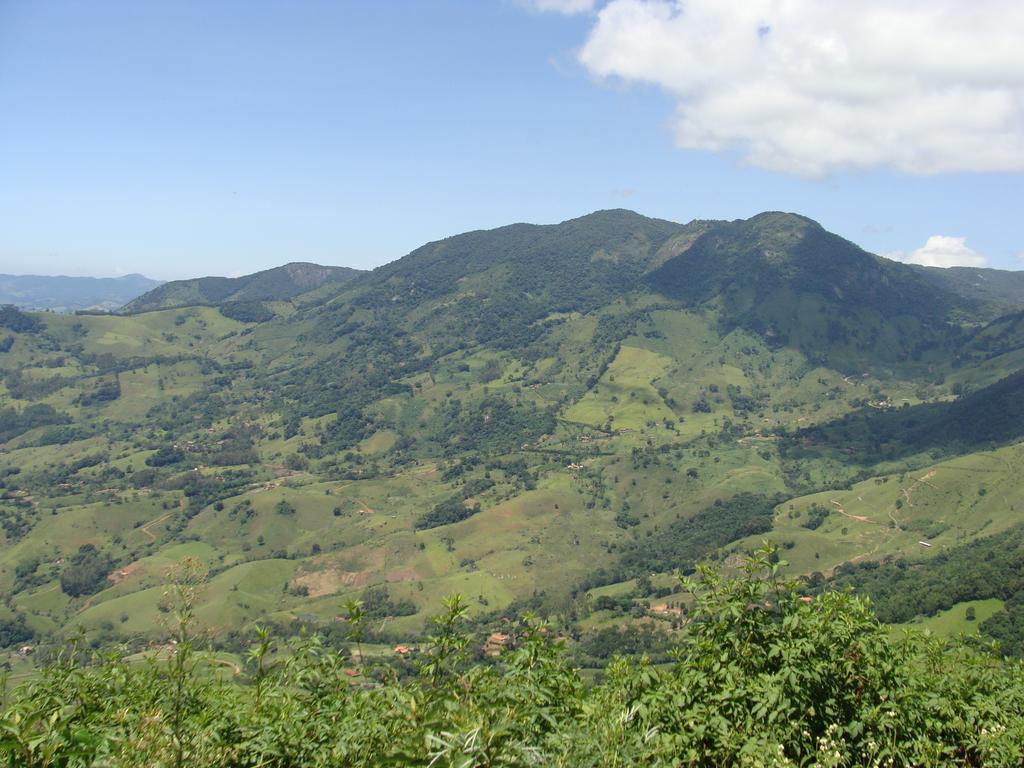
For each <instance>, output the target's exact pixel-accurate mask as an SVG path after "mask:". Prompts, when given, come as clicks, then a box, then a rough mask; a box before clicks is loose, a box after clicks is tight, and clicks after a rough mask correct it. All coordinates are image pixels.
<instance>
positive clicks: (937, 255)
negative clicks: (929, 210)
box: [883, 235, 988, 267]
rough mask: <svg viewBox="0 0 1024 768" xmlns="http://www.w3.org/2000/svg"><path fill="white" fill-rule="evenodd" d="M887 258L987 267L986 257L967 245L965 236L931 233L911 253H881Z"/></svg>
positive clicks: (937, 265)
mask: <svg viewBox="0 0 1024 768" xmlns="http://www.w3.org/2000/svg"><path fill="white" fill-rule="evenodd" d="M883 255H884V256H886V257H887V258H890V259H895V260H897V261H903V262H906V263H907V264H920V265H921V266H922V267H987V266H988V259H987V258H986V257H985V256H982V255H981V254H980V253H978V252H977V251H975V250H974V249H973V248H970V247H968V245H967V238H966V237H948V236H946V235H932V236H931V237H929V238H928V241H927V242H926V243H925V244H924V246H922V247H921V248H918V249H917V250H916V251H914V252H913V253H911V254H909V255H908V254H906V253H904V252H903V251H893V252H890V253H886V254H883Z"/></svg>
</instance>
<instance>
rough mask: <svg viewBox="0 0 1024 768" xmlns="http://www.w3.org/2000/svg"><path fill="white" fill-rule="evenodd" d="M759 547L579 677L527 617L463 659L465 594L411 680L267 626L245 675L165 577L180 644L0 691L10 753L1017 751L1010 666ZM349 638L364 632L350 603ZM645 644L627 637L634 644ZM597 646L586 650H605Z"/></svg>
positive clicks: (208, 762) (874, 760) (75, 756)
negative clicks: (683, 608) (215, 652)
mask: <svg viewBox="0 0 1024 768" xmlns="http://www.w3.org/2000/svg"><path fill="white" fill-rule="evenodd" d="M773 560H774V558H773V557H772V556H771V553H770V552H768V551H765V552H762V553H760V554H759V555H758V556H757V557H756V558H754V559H753V560H752V561H751V563H750V564H749V566H748V569H747V573H746V574H744V575H743V576H742V577H740V578H735V579H732V578H723V577H721V576H719V575H718V574H715V573H712V572H710V571H705V572H704V573H703V574H702V579H701V581H700V582H686V583H685V585H684V586H686V587H687V588H689V589H692V590H693V591H694V603H693V609H692V611H691V617H692V619H691V621H690V623H689V624H688V626H687V628H686V630H685V631H684V632H683V633H681V634H680V635H679V636H678V638H677V640H676V641H675V643H674V647H673V648H672V649H671V650H672V655H673V657H674V661H673V662H671V663H667V664H664V665H660V666H653V665H652V664H651V663H650V662H649V661H648V660H644V659H633V660H624V659H618V660H613V661H612V662H611V663H610V664H609V665H608V666H607V668H606V669H605V671H604V674H603V676H602V677H601V679H600V681H599V682H597V683H596V684H589V685H588V684H586V683H585V682H584V681H583V680H582V679H581V677H580V675H579V674H578V673H577V671H575V670H574V669H573V667H572V666H571V665H570V663H569V659H568V657H567V654H566V650H565V648H564V645H563V643H562V642H560V640H559V639H558V638H557V637H555V635H554V633H553V632H551V631H549V630H548V628H546V627H544V626H543V625H540V624H538V623H537V622H534V621H529V620H528V621H526V622H524V623H522V624H520V625H517V626H514V627H510V631H511V632H513V633H514V636H515V639H516V642H515V648H514V649H512V650H507V651H505V652H504V653H503V654H502V655H501V656H500V657H499V658H498V659H497V660H496V661H494V662H479V661H474V660H473V657H474V656H476V655H477V652H476V644H477V643H478V642H479V638H477V637H474V636H473V635H469V634H466V632H465V631H464V620H465V612H466V606H465V604H464V603H463V602H462V601H461V600H460V599H459V598H452V599H450V600H448V601H446V610H445V611H444V613H442V614H441V615H440V616H439V617H438V618H437V619H436V620H435V625H434V634H433V636H432V637H431V638H430V639H429V641H427V642H426V643H424V644H423V646H422V648H420V649H419V651H418V652H417V653H416V654H415V657H414V661H413V662H411V664H413V665H415V666H414V667H413V669H412V672H413V674H412V675H411V676H410V677H399V676H397V675H396V674H395V673H394V671H393V668H392V667H390V666H386V665H381V666H376V665H374V664H373V663H372V662H366V661H363V659H364V657H363V655H362V654H359V655H358V657H359V660H358V661H357V660H356V657H355V656H354V655H349V654H347V653H338V652H336V651H334V650H332V649H331V648H330V647H329V646H328V645H327V644H325V643H324V642H323V641H322V640H321V639H320V638H319V637H317V636H315V635H313V636H308V635H307V636H305V637H304V638H301V639H298V640H296V641H293V644H292V645H291V647H290V648H288V649H287V650H286V652H279V651H280V650H281V649H279V644H278V643H276V642H275V641H274V639H273V638H272V637H270V636H269V635H268V634H267V633H266V632H260V633H259V634H258V635H257V636H256V637H255V638H254V639H253V641H252V643H251V644H250V645H249V653H248V654H247V656H246V662H245V669H244V670H243V672H242V682H244V684H241V685H231V684H225V683H223V682H220V681H218V680H216V676H215V675H212V674H210V673H209V671H208V670H209V669H210V667H211V666H212V665H211V664H210V662H208V661H204V659H205V658H206V657H204V656H203V655H201V654H199V653H197V651H196V642H195V641H194V639H193V637H192V635H191V632H190V629H189V627H190V626H191V617H192V605H193V602H192V600H191V598H190V594H191V593H190V592H189V588H188V587H187V585H183V586H181V587H178V588H175V589H172V590H171V595H172V598H173V600H172V604H173V605H172V611H173V613H172V615H174V616H175V617H176V618H177V619H178V624H177V626H178V630H177V632H176V637H175V640H176V644H175V650H174V653H173V654H169V655H168V656H166V657H165V658H164V659H163V660H156V661H154V663H152V664H133V663H129V662H128V661H127V660H125V659H122V658H118V657H116V656H109V655H108V656H106V657H104V658H103V659H102V660H100V661H98V662H97V663H96V664H95V665H86V666H82V665H80V664H78V663H75V661H74V659H75V656H74V655H68V656H64V657H63V658H62V660H61V661H60V662H58V663H57V664H56V665H55V666H53V667H51V668H49V669H47V670H46V671H44V672H43V673H42V674H41V675H40V676H39V677H38V678H37V679H35V680H33V681H31V682H29V683H26V684H24V685H23V686H22V687H20V688H19V689H17V690H14V691H12V692H10V693H9V694H8V695H7V696H6V698H5V703H4V705H3V707H2V709H0V758H2V759H3V760H4V761H6V762H7V764H10V765H32V766H44V765H45V766H51V765H52V766H57V765H95V764H101V763H102V764H105V765H113V766H122V767H123V768H130V767H132V766H150V765H167V766H174V767H175V768H179V767H181V766H186V765H204V766H211V767H215V766H241V765H263V766H273V767H275V768H285V767H286V766H309V767H310V768H317V767H318V766H324V767H326V766H337V765H346V766H353V767H358V766H368V767H369V766H381V765H393V766H414V765H438V766H495V767H497V766H507V767H511V766H537V765H550V766H563V767H565V768H569V767H570V766H572V767H576V766H608V765H650V766H694V767H696V766H706V765H765V766H769V765H770V766H778V767H779V768H796V767H797V766H809V765H815V766H843V765H863V766H868V765H891V766H920V765H965V766H967V765H969V766H1007V767H1008V766H1018V765H1020V764H1021V761H1022V760H1024V669H1022V668H1021V666H1019V665H1018V664H1015V663H1007V662H1004V661H1001V660H999V659H997V658H994V657H992V656H989V655H987V654H986V653H985V652H984V651H979V650H974V649H972V648H970V647H968V646H964V645H960V644H943V642H942V641H939V640H935V639H933V638H927V637H924V636H910V637H908V638H905V639H896V638H893V637H892V635H891V634H890V632H889V630H888V629H887V628H886V627H885V626H883V625H881V624H880V623H879V622H878V621H877V619H876V618H875V617H874V616H873V615H872V613H871V612H870V610H869V609H868V607H867V606H866V605H865V603H863V602H862V601H861V600H859V599H857V598H856V597H853V596H852V595H849V594H844V593H832V592H830V593H824V594H821V595H819V596H817V597H815V598H814V599H813V600H811V601H807V600H806V599H805V598H803V597H802V595H801V593H800V592H799V590H798V589H796V586H795V585H793V584H789V583H785V582H782V581H780V580H779V579H778V577H777V570H775V569H776V568H777V566H773V565H772V561H773ZM349 611H350V613H349V622H348V627H349V632H350V643H349V644H350V645H354V644H357V643H358V642H359V641H360V640H361V638H362V636H363V633H362V621H363V620H364V619H365V616H361V613H362V612H361V610H360V609H359V608H358V606H351V607H350V609H349ZM646 644H647V643H646V641H639V643H638V647H641V648H642V647H643V646H644V645H646ZM601 647H602V645H601V642H600V641H599V640H598V641H596V642H595V643H594V645H593V648H592V650H594V651H597V652H600V651H601Z"/></svg>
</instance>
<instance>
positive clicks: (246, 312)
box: [218, 301, 274, 323]
mask: <svg viewBox="0 0 1024 768" xmlns="http://www.w3.org/2000/svg"><path fill="white" fill-rule="evenodd" d="M218 311H219V312H220V313H221V314H222V315H224V317H227V318H230V319H231V320H237V321H238V322H240V323H265V322H266V321H267V320H273V319H274V313H273V312H271V311H270V309H268V308H267V305H266V304H264V303H263V302H262V301H229V302H227V303H226V304H221V305H220V307H218Z"/></svg>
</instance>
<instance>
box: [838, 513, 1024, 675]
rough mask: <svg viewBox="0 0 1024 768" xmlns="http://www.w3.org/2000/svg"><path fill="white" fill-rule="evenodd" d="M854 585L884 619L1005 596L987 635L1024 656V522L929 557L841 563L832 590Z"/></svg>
mask: <svg viewBox="0 0 1024 768" xmlns="http://www.w3.org/2000/svg"><path fill="white" fill-rule="evenodd" d="M845 587H852V588H853V589H855V590H856V591H857V593H858V594H862V595H866V596H868V597H870V598H871V600H872V605H873V607H874V609H875V611H876V612H877V613H878V616H879V618H881V619H882V620H883V621H886V622H892V623H896V622H906V621H910V620H911V619H912V618H914V617H915V616H919V615H922V614H923V615H925V616H932V615H935V614H936V613H938V612H939V611H942V610H946V609H949V608H952V607H953V606H954V605H956V604H957V603H962V602H966V601H969V600H987V599H990V598H997V599H999V600H1003V601H1005V602H1004V608H1003V610H1001V611H999V612H997V613H996V614H995V615H994V616H993V617H992V618H991V619H988V620H987V621H985V622H982V624H981V625H980V627H979V628H980V629H981V631H982V633H984V634H986V635H988V636H989V637H991V638H993V639H996V640H999V641H1000V642H1001V643H1002V644H1003V648H1002V650H1003V652H1004V653H1007V654H1013V655H1024V641H1022V638H1024V632H1021V630H1022V629H1024V525H1019V526H1017V527H1015V528H1013V529H1011V530H1009V531H1006V532H1005V533H1002V534H1000V535H998V536H992V537H987V538H984V539H978V540H977V541H973V542H969V543H967V544H964V545H962V546H959V547H955V548H953V549H951V550H949V551H947V552H942V553H940V554H938V555H936V556H935V557H933V558H931V559H929V560H922V561H910V560H907V559H905V558H898V559H892V560H887V561H884V562H880V563H879V562H871V561H866V562H863V563H852V564H848V565H843V566H840V567H839V569H837V572H836V576H835V579H834V580H833V581H832V583H831V584H830V585H829V588H840V589H841V588H845Z"/></svg>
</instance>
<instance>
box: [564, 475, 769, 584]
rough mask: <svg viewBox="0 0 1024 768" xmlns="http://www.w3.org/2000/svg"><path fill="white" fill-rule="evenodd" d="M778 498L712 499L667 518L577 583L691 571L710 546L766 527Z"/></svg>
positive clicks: (747, 495)
mask: <svg viewBox="0 0 1024 768" xmlns="http://www.w3.org/2000/svg"><path fill="white" fill-rule="evenodd" d="M780 501H781V499H778V498H775V497H771V496H765V495H763V494H755V493H739V494H736V495H735V496H732V497H730V498H728V499H718V500H717V501H715V502H714V503H713V504H711V505H710V506H707V507H705V508H704V509H702V510H700V511H699V512H697V514H695V515H694V516H693V517H688V518H684V519H681V520H675V521H673V522H672V523H671V524H670V525H669V526H667V527H666V528H664V529H662V530H660V531H658V533H657V535H656V536H651V537H650V538H643V539H640V540H638V541H634V542H631V543H629V544H627V545H625V549H624V551H623V552H622V555H621V556H620V557H619V562H618V563H617V564H616V565H615V566H613V567H612V568H610V569H605V570H603V571H600V572H598V573H596V574H595V575H594V576H593V577H592V578H591V579H590V580H589V581H588V583H587V584H584V585H583V587H584V588H589V587H591V586H596V585H597V584H611V583H614V582H617V581H624V580H626V579H630V578H633V577H635V576H646V575H648V574H651V573H663V572H672V571H675V570H677V569H679V570H682V571H683V572H684V573H692V572H693V570H694V568H695V567H696V565H697V563H698V562H700V560H701V559H703V558H704V557H706V556H707V555H708V554H709V553H711V552H713V551H715V550H716V549H718V548H720V547H724V546H725V545H726V544H729V543H731V542H733V541H736V540H737V539H742V538H744V537H745V536H753V535H756V534H759V533H766V532H768V531H770V530H771V529H772V522H773V519H774V518H773V509H774V508H775V505H776V504H778V503H779V502H780Z"/></svg>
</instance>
